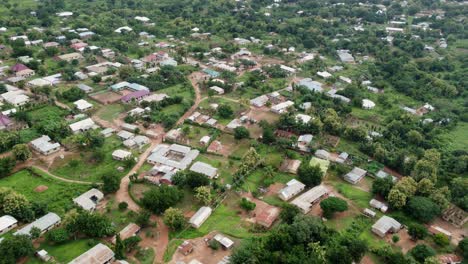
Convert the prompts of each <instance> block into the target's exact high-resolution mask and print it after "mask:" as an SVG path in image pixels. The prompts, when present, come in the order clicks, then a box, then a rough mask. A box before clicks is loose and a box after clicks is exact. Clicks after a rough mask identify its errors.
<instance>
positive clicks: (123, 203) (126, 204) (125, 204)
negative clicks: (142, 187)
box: [119, 202, 128, 211]
mask: <svg viewBox="0 0 468 264" xmlns="http://www.w3.org/2000/svg"><path fill="white" fill-rule="evenodd" d="M127 208H128V203H126V202H121V203H119V210H121V211H124V210H127Z"/></svg>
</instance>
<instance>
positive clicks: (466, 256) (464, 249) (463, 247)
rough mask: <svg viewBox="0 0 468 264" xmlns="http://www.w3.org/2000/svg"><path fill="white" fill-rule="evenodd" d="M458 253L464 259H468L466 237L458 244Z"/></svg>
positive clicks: (467, 241) (467, 239)
mask: <svg viewBox="0 0 468 264" xmlns="http://www.w3.org/2000/svg"><path fill="white" fill-rule="evenodd" d="M458 251H460V253H461V254H462V256H463V258H464V259H468V238H466V237H465V238H464V239H463V240H462V241H460V243H458Z"/></svg>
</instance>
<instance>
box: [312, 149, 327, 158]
mask: <svg viewBox="0 0 468 264" xmlns="http://www.w3.org/2000/svg"><path fill="white" fill-rule="evenodd" d="M314 155H315V156H316V157H317V158H321V159H324V160H329V159H330V153H329V152H328V151H326V150H324V149H318V150H317V151H315V154H314Z"/></svg>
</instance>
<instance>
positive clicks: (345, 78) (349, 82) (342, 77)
mask: <svg viewBox="0 0 468 264" xmlns="http://www.w3.org/2000/svg"><path fill="white" fill-rule="evenodd" d="M338 78H339V79H340V81H342V82H345V83H347V84H351V83H352V82H353V81H352V80H351V79H350V78H348V77H345V76H340V77H338Z"/></svg>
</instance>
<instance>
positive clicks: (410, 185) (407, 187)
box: [393, 177, 418, 198]
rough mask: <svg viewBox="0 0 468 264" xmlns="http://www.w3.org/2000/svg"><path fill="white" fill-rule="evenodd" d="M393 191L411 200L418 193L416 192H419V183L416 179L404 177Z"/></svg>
mask: <svg viewBox="0 0 468 264" xmlns="http://www.w3.org/2000/svg"><path fill="white" fill-rule="evenodd" d="M393 189H396V190H398V191H400V192H402V193H403V194H405V195H406V197H408V198H410V197H412V196H413V195H414V194H415V193H416V191H417V190H418V186H417V182H416V181H415V180H414V179H412V178H410V177H403V178H402V179H401V180H399V181H398V182H397V184H395V187H394V188H393Z"/></svg>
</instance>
